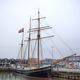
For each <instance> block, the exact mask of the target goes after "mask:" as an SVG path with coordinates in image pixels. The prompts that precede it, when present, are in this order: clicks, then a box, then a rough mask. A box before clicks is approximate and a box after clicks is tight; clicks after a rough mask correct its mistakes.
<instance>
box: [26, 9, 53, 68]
mask: <svg viewBox="0 0 80 80" xmlns="http://www.w3.org/2000/svg"><path fill="white" fill-rule="evenodd" d="M43 18H45V17H40V12H39V10H38V18H36V19H32V20H37V21H38V27H37V28H31V20H30V29H29V31H28V32H29V38H28V40H26V41H28V42H29V45H28V59H29V55H30V54H29V53H30V41H32V40H37V57H38V67H40V40H41V39H43V38H49V37H53V36H47V37H41V35H40V31H41V30H45V29H51V28H52V27H49V26H44V27H41V26H40V20H41V19H43ZM35 31H37V38H36V39H30V34H31V33H30V32H35Z"/></svg>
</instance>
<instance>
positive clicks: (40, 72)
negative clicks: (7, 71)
mask: <svg viewBox="0 0 80 80" xmlns="http://www.w3.org/2000/svg"><path fill="white" fill-rule="evenodd" d="M43 18H45V17H40V12H39V11H38V18H36V19H33V20H37V21H38V27H37V28H32V29H31V18H30V29H29V31H28V33H29V38H28V40H27V42H28V44H27V45H28V63H27V67H26V69H25V68H16V70H15V71H16V73H20V74H25V75H26V76H30V77H38V78H49V77H51V74H52V64H49V65H47V66H43V65H42V64H41V62H40V48H41V47H40V41H41V39H44V38H49V37H53V36H47V37H41V35H40V32H41V30H45V29H50V28H51V27H49V26H45V27H40V20H41V19H43ZM35 31H36V32H37V38H36V39H31V32H35ZM20 32H24V30H23V29H22V30H19V33H20ZM23 34H24V33H23ZM33 40H37V63H36V65H34V66H33V65H32V64H31V63H30V54H31V51H30V48H31V41H33ZM22 48H23V36H22V43H21V59H22ZM21 65H22V63H21ZM22 67H23V66H22Z"/></svg>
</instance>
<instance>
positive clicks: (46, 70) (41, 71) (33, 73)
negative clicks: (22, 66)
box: [16, 66, 51, 78]
mask: <svg viewBox="0 0 80 80" xmlns="http://www.w3.org/2000/svg"><path fill="white" fill-rule="evenodd" d="M16 72H17V73H20V74H25V75H26V76H30V77H40V78H48V77H50V76H51V66H49V67H43V68H38V69H32V70H16Z"/></svg>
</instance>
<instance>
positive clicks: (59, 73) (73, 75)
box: [52, 68, 80, 80]
mask: <svg viewBox="0 0 80 80" xmlns="http://www.w3.org/2000/svg"><path fill="white" fill-rule="evenodd" d="M52 76H53V77H59V78H67V79H72V80H74V79H75V80H79V79H80V69H68V68H53V75H52Z"/></svg>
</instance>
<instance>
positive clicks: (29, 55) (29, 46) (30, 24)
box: [28, 17, 31, 64]
mask: <svg viewBox="0 0 80 80" xmlns="http://www.w3.org/2000/svg"><path fill="white" fill-rule="evenodd" d="M30 29H31V17H30ZM30 36H31V33H30V32H29V38H28V64H29V58H30Z"/></svg>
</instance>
